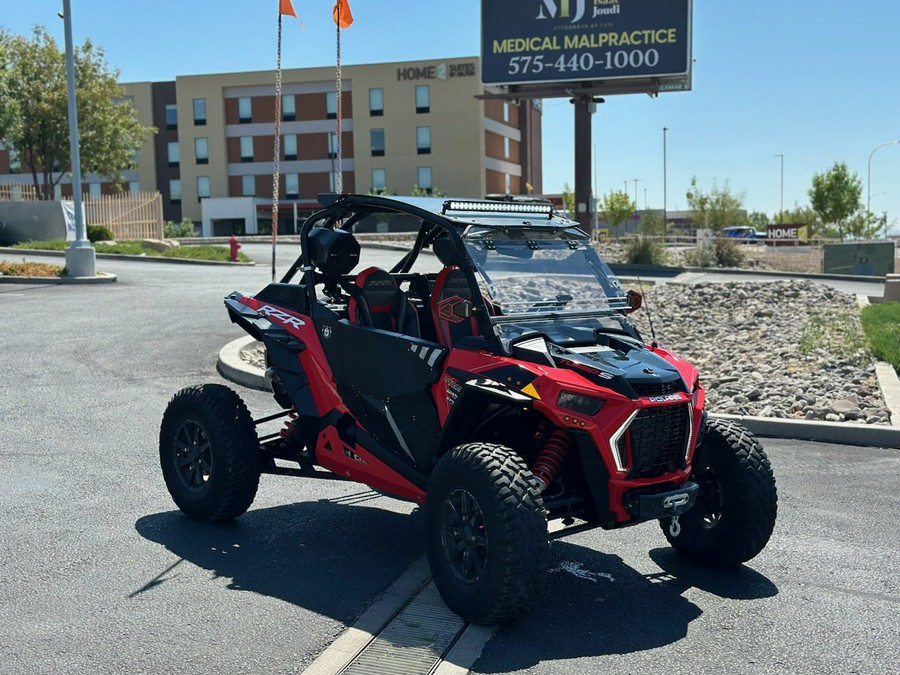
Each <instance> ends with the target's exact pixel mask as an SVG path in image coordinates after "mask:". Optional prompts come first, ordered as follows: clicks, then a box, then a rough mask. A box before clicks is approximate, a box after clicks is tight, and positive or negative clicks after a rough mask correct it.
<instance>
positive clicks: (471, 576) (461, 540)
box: [441, 489, 488, 584]
mask: <svg viewBox="0 0 900 675" xmlns="http://www.w3.org/2000/svg"><path fill="white" fill-rule="evenodd" d="M441 544H442V546H443V550H444V559H445V560H446V562H447V565H448V567H449V568H450V571H451V572H452V573H453V576H455V577H456V578H457V579H458V580H459V581H461V582H463V583H465V584H474V583H476V582H477V581H478V580H479V579H480V578H481V575H482V573H483V572H484V568H485V564H486V563H487V554H488V541H487V531H486V530H485V527H484V515H483V514H482V513H481V507H479V506H478V502H477V501H475V498H474V497H473V496H472V495H471V494H469V493H468V492H466V491H465V490H462V489H460V490H454V491H453V492H452V493H450V495H449V496H448V497H447V499H446V500H445V501H444V505H443V508H442V513H441Z"/></svg>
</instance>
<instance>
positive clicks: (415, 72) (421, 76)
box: [397, 63, 476, 82]
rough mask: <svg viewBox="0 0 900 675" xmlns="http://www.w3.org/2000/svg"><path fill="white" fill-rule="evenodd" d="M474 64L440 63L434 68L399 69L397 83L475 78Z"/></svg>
mask: <svg viewBox="0 0 900 675" xmlns="http://www.w3.org/2000/svg"><path fill="white" fill-rule="evenodd" d="M475 74H476V71H475V64H474V63H438V64H437V65H434V66H419V67H410V68H397V81H398V82H403V81H406V80H448V79H450V78H451V77H475Z"/></svg>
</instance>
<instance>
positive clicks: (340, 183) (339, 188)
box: [334, 2, 344, 194]
mask: <svg viewBox="0 0 900 675" xmlns="http://www.w3.org/2000/svg"><path fill="white" fill-rule="evenodd" d="M341 5H342V3H341V2H338V5H337V18H338V20H337V77H336V85H335V88H336V90H337V93H336V97H337V176H335V181H334V191H335V192H337V193H338V194H343V192H344V168H343V166H342V157H343V147H342V145H343V144H342V143H341V141H342V139H341V135H342V128H341V127H342V124H341V122H342V119H341V118H342V117H343V115H342V112H343V110H342V108H343V106H342V105H341V103H342V101H341V99H342V98H343V96H342V94H341Z"/></svg>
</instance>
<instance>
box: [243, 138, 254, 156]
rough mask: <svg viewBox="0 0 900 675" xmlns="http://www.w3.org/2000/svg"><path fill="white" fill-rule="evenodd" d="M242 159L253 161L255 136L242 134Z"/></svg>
mask: <svg viewBox="0 0 900 675" xmlns="http://www.w3.org/2000/svg"><path fill="white" fill-rule="evenodd" d="M241 161H242V162H252V161H253V136H241Z"/></svg>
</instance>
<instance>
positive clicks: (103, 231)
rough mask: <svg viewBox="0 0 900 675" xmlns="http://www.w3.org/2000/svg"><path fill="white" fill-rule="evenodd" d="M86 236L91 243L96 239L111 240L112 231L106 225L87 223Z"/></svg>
mask: <svg viewBox="0 0 900 675" xmlns="http://www.w3.org/2000/svg"><path fill="white" fill-rule="evenodd" d="M87 238H88V239H89V240H90V242H91V243H92V244H93V243H94V242H97V241H112V240H113V233H112V230H110V229H109V228H108V227H106V225H88V226H87Z"/></svg>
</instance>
